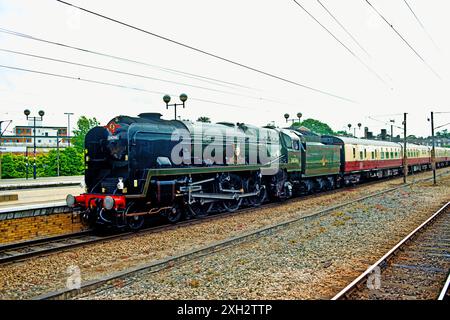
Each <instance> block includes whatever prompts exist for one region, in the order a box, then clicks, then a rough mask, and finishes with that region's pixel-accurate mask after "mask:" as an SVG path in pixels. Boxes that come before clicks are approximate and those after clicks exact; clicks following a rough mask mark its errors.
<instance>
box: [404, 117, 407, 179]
mask: <svg viewBox="0 0 450 320" xmlns="http://www.w3.org/2000/svg"><path fill="white" fill-rule="evenodd" d="M406 115H407V113H406V112H405V113H404V114H403V183H406V176H407V175H408V157H407V156H406Z"/></svg>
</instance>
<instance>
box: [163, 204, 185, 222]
mask: <svg viewBox="0 0 450 320" xmlns="http://www.w3.org/2000/svg"><path fill="white" fill-rule="evenodd" d="M181 214H182V212H181V209H180V206H179V205H178V204H174V205H173V207H172V208H170V209H168V210H167V211H166V218H167V220H168V221H169V222H170V223H177V222H178V221H180V219H181Z"/></svg>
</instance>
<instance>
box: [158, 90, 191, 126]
mask: <svg viewBox="0 0 450 320" xmlns="http://www.w3.org/2000/svg"><path fill="white" fill-rule="evenodd" d="M187 99H188V96H187V95H186V94H185V93H182V94H180V101H181V102H182V103H172V104H169V102H170V96H169V95H167V94H166V95H165V96H164V97H163V101H164V102H165V103H166V109H169V107H174V110H175V116H174V119H175V120H177V106H183V108H184V103H185V102H186V100H187Z"/></svg>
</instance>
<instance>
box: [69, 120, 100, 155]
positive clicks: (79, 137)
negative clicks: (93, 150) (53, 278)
mask: <svg viewBox="0 0 450 320" xmlns="http://www.w3.org/2000/svg"><path fill="white" fill-rule="evenodd" d="M98 125H100V122H98V121H97V119H96V118H95V117H94V118H88V117H86V116H81V117H80V118H79V119H78V121H77V128H76V129H75V130H73V138H72V143H73V146H74V147H75V148H76V149H77V150H78V151H80V152H83V151H84V138H85V137H86V134H87V133H88V131H89V130H91V129H92V128H94V127H96V126H98Z"/></svg>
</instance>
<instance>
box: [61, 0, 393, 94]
mask: <svg viewBox="0 0 450 320" xmlns="http://www.w3.org/2000/svg"><path fill="white" fill-rule="evenodd" d="M57 1H59V0H57ZM292 1H294V2H295V3H296V4H297V6H299V7H300V8H301V9H302V10H303V11H305V12H306V13H307V14H308V15H309V16H310V17H311V18H312V19H313V20H314V21H315V22H317V23H318V24H319V25H320V26H321V27H322V28H323V29H324V30H325V31H326V32H327V33H328V34H330V35H331V36H332V37H333V38H334V39H335V40H336V41H337V42H338V43H339V44H340V45H341V46H342V47H344V48H345V49H346V50H347V51H348V52H349V53H350V54H351V55H352V56H353V57H354V58H355V59H356V60H358V62H360V63H361V64H362V65H364V66H365V67H366V68H367V70H368V71H369V72H370V73H372V74H373V75H374V76H375V77H377V78H378V79H379V80H380V81H381V82H383V83H384V84H385V85H386V86H387V87H388V88H391V87H390V86H389V84H388V83H387V82H386V81H385V80H384V79H383V78H382V77H381V76H380V75H379V74H378V73H377V72H376V71H375V70H373V69H372V68H371V67H370V66H369V65H368V64H367V63H365V62H364V61H363V60H362V59H361V58H360V57H359V56H358V55H356V54H355V53H354V52H353V51H352V50H351V49H350V48H349V47H348V46H346V45H345V44H344V43H343V42H342V41H341V40H339V39H338V37H336V36H335V35H334V34H333V33H332V32H331V31H330V30H329V29H328V28H327V27H325V26H324V25H323V24H322V23H321V22H320V21H319V20H317V18H316V17H314V15H312V14H311V13H310V12H309V11H308V10H306V8H305V7H304V6H302V5H301V4H300V3H299V2H298V1H297V0H292Z"/></svg>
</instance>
